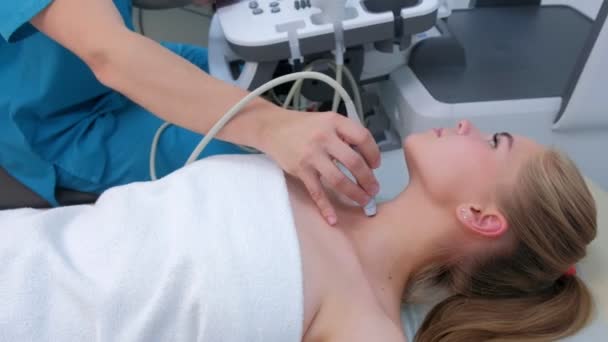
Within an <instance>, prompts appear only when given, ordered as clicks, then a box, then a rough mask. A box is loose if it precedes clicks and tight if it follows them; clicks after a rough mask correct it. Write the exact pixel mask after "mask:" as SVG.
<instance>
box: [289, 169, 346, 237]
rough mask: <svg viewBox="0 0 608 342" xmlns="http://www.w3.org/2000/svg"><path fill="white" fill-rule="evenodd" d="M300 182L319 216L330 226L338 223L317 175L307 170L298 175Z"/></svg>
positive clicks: (314, 171) (311, 170) (315, 172)
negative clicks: (318, 211)
mask: <svg viewBox="0 0 608 342" xmlns="http://www.w3.org/2000/svg"><path fill="white" fill-rule="evenodd" d="M298 177H299V178H300V180H301V181H302V182H303V183H304V186H305V187H306V190H308V193H309V194H310V197H311V198H312V200H313V201H314V202H315V204H316V205H317V208H319V210H320V211H321V215H323V217H324V218H325V220H326V221H327V223H329V224H330V225H332V226H333V225H334V224H336V222H337V221H338V219H337V216H336V211H335V210H334V207H333V206H332V205H331V201H330V200H329V198H328V197H327V193H326V192H325V189H324V188H323V185H322V184H321V180H320V178H319V173H318V172H317V171H316V170H314V169H313V168H309V169H308V170H306V171H303V172H302V173H301V174H300V175H298Z"/></svg>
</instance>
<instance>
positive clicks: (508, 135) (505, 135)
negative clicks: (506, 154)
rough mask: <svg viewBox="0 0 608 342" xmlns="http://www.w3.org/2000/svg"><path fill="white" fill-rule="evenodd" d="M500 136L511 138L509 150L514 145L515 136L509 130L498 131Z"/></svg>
mask: <svg viewBox="0 0 608 342" xmlns="http://www.w3.org/2000/svg"><path fill="white" fill-rule="evenodd" d="M498 136H499V137H505V138H507V139H509V150H510V149H511V148H512V147H513V140H514V139H513V136H512V135H511V133H509V132H500V133H498Z"/></svg>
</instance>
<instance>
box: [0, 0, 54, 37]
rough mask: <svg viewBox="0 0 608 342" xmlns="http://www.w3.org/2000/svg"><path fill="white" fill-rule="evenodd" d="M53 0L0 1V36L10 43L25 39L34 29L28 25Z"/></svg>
mask: <svg viewBox="0 0 608 342" xmlns="http://www.w3.org/2000/svg"><path fill="white" fill-rule="evenodd" d="M52 1H53V0H2V1H0V35H1V36H2V38H4V40H5V41H7V42H9V43H11V42H16V41H19V40H21V39H24V38H26V37H27V36H29V35H31V34H32V33H34V32H36V29H35V28H34V27H33V26H32V25H31V24H30V23H29V21H30V20H32V18H33V17H35V16H36V15H37V14H38V13H40V12H42V10H44V9H45V8H46V7H47V6H48V5H49V4H50V3H51V2H52Z"/></svg>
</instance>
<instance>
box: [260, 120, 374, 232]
mask: <svg viewBox="0 0 608 342" xmlns="http://www.w3.org/2000/svg"><path fill="white" fill-rule="evenodd" d="M281 114H283V115H281ZM281 114H279V115H277V116H275V120H273V121H272V123H270V124H268V125H267V126H266V129H265V131H264V137H265V138H264V140H265V143H264V145H265V147H266V148H264V152H266V153H267V154H268V155H269V156H270V157H272V158H273V159H274V160H275V161H276V162H277V163H278V164H279V165H280V166H281V168H283V170H285V171H286V172H287V173H289V174H291V175H292V176H295V177H297V178H299V179H300V180H301V181H302V182H303V183H304V185H305V186H306V189H307V190H308V192H309V193H310V195H311V197H312V199H313V200H314V202H315V203H316V205H317V207H318V208H319V209H320V211H321V214H322V215H323V217H325V219H326V220H327V222H328V223H329V224H330V225H334V224H335V223H336V222H337V216H336V212H335V209H334V208H333V206H332V204H331V201H330V200H329V198H328V196H327V193H326V192H325V189H324V187H323V184H325V185H327V186H328V187H329V188H331V189H332V190H334V191H336V192H337V193H338V194H343V195H346V197H348V198H350V199H352V200H354V201H355V202H357V203H359V204H360V205H361V206H365V205H366V204H367V203H368V202H369V201H370V199H371V198H372V197H373V196H375V195H376V194H377V193H378V190H379V185H378V182H377V180H376V178H375V176H374V174H373V172H372V168H378V167H379V166H380V149H379V148H378V145H377V144H376V142H375V141H374V139H373V137H372V135H371V133H370V132H369V131H368V130H367V129H366V128H364V127H361V126H360V125H359V124H357V123H355V122H353V121H352V120H350V119H348V118H345V117H343V116H341V115H339V114H335V113H303V112H291V111H290V112H288V115H284V114H285V113H281ZM355 149H356V151H355ZM357 151H358V152H357ZM335 161H339V162H340V163H342V164H343V165H344V166H345V167H346V168H347V169H348V170H349V171H350V172H351V173H352V175H353V176H354V177H355V178H356V179H357V182H358V183H359V185H357V184H356V183H354V182H352V181H351V180H350V179H349V178H348V177H346V175H344V173H342V172H341V171H340V170H339V169H338V166H337V165H336V163H335Z"/></svg>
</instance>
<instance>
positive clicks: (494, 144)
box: [490, 132, 513, 149]
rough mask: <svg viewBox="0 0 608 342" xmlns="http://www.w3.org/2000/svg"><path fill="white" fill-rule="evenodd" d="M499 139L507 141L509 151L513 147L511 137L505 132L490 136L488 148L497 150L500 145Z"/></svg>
mask: <svg viewBox="0 0 608 342" xmlns="http://www.w3.org/2000/svg"><path fill="white" fill-rule="evenodd" d="M501 137H505V138H507V139H508V140H509V149H511V147H512V146H513V136H512V135H511V134H510V133H507V132H500V133H496V134H494V135H493V136H492V141H491V143H490V146H492V148H494V149H497V148H498V146H499V145H500V143H501V140H502V139H500V138H501Z"/></svg>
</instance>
